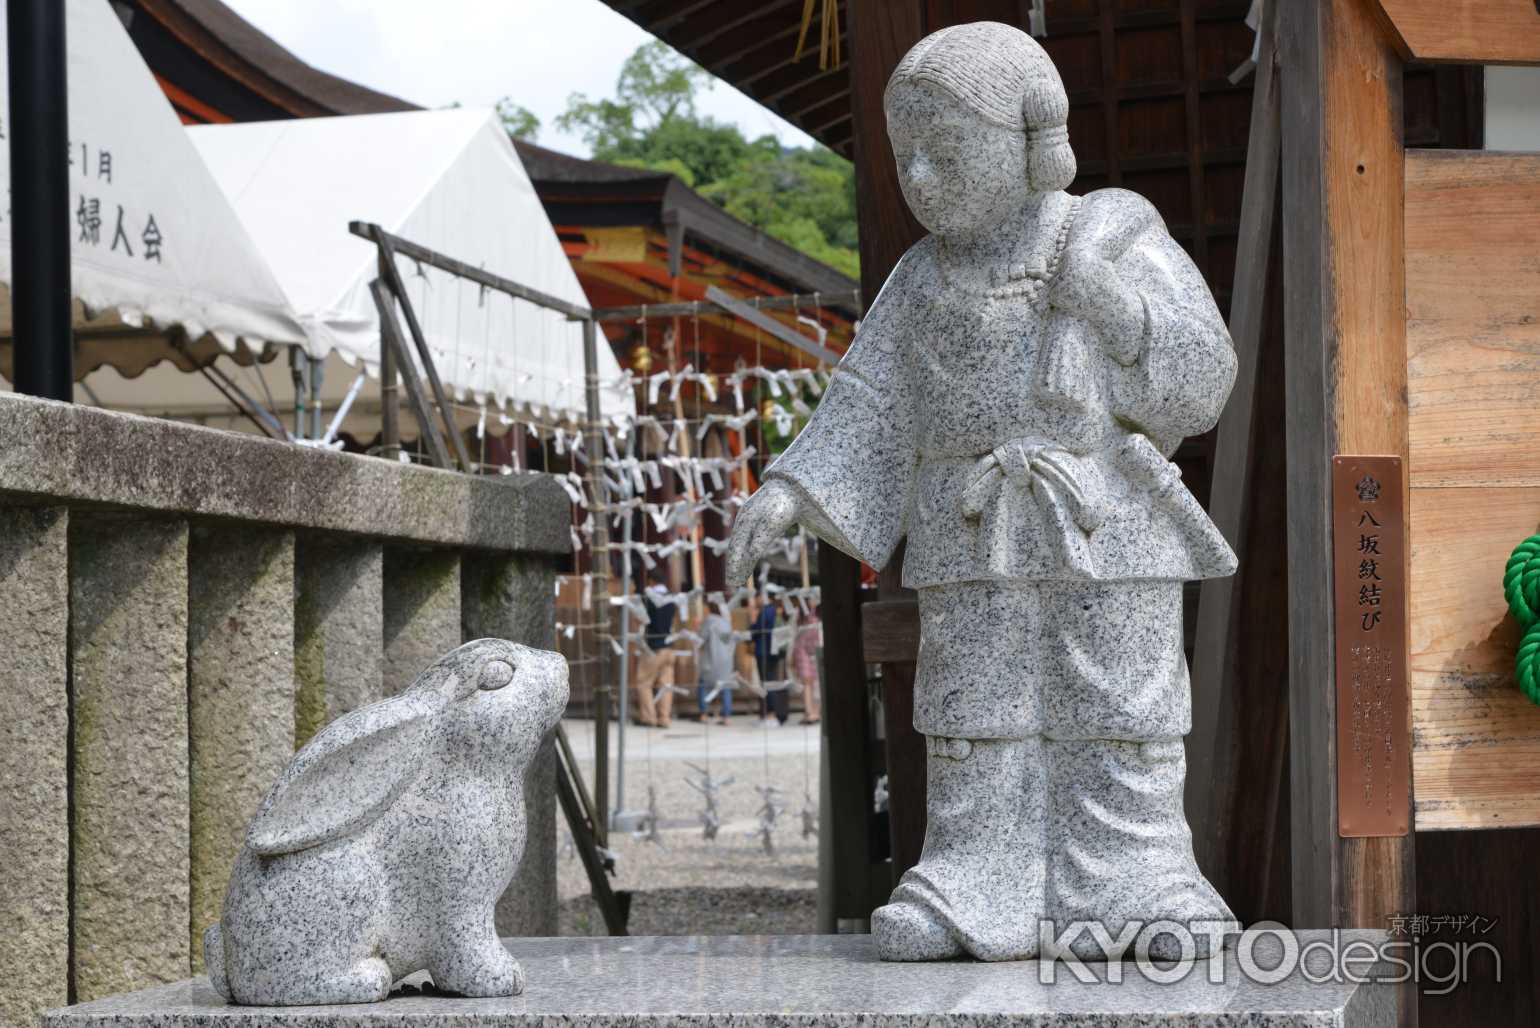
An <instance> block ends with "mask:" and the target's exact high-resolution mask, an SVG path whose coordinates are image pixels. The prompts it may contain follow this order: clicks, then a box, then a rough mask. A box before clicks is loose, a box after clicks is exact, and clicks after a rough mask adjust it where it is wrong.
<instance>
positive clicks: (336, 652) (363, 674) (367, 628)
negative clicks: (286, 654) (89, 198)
mask: <svg viewBox="0 0 1540 1028" xmlns="http://www.w3.org/2000/svg"><path fill="white" fill-rule="evenodd" d="M383 560H384V550H383V548H382V547H381V545H380V544H379V543H378V542H373V541H370V540H367V539H352V538H347V537H337V536H301V537H300V540H299V544H298V547H297V549H296V550H295V571H294V573H295V590H294V672H295V680H296V688H297V689H298V693H297V694H296V696H295V705H294V706H295V713H294V736H295V740H294V741H295V745H297V746H303V745H304V744H305V743H307V742H309V741H310V737H311V736H312V735H314V734H315V733H316V731H318V730H319V729H320V728H321V726H322V725H325V724H326V723H327V722H329V721H332V720H333V719H335V718H337V717H338V716H340V715H342V714H346V713H347V712H348V711H350V710H357V709H358V708H359V707H363V706H367V705H368V704H370V703H373V702H375V701H376V700H380V699H384V698H385V689H384V665H385V655H384V650H383V639H384V633H385V624H384V619H385V606H384V596H383V588H384V579H383V574H384V570H383Z"/></svg>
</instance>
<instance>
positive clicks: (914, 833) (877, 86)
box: [819, 2, 927, 882]
mask: <svg viewBox="0 0 1540 1028" xmlns="http://www.w3.org/2000/svg"><path fill="white" fill-rule="evenodd" d="M925 6H926V5H925V4H923V3H916V2H910V3H892V4H885V5H883V8H882V11H881V13H880V14H879V13H878V11H877V10H876V8H875V7H873V6H871V5H867V6H862V5H859V4H852V5H850V7H848V8H847V10H846V22H847V34H848V36H849V41H850V42H849V46H850V87H851V88H850V95H851V103H852V104H853V107H852V111H851V115H852V119H853V121H854V125H855V172H856V198H857V209H856V214H857V220H858V223H859V226H860V236H861V295H862V296H863V297H865V298H866V300H867V302H868V303H870V302H871V300H872V299H874V298H875V297H876V296H877V294H878V292H880V291H881V289H882V284H883V282H884V281H885V280H886V279H887V277H888V274H889V273H890V272H891V271H892V270H893V266H894V265H895V264H897V263H898V260H899V258H900V257H902V256H903V255H904V251H906V250H908V249H909V247H910V246H912V245H913V244H914V243H915V242H916V241H917V240H918V239H920V237H921V236H922V235H924V229H923V228H921V227H920V225H919V223H918V222H916V221H915V220H914V216H913V215H912V214H910V213H909V208H908V206H907V205H906V204H905V203H904V197H903V193H902V192H901V191H900V189H899V185H898V172H897V170H896V168H895V167H894V163H893V149H892V147H891V146H890V145H889V143H888V132H887V119H886V117H885V116H884V113H883V109H882V97H883V90H884V88H885V87H886V85H887V81H888V77H889V76H890V75H892V73H893V68H894V67H895V66H896V65H897V64H898V62H899V60H900V59H901V58H902V57H903V56H904V54H905V53H907V52H908V50H909V48H910V47H911V46H913V45H914V44H915V43H916V42H918V41H919V40H920V39H921V38H922V37H923V36H924V35H925V33H926V29H927V15H926V10H925ZM831 558H832V559H833V560H835V561H845V560H848V559H849V558H846V557H844V556H843V555H837V554H835V553H834V551H833V548H832V547H824V548H823V550H822V552H821V553H820V557H819V565H820V570H821V571H823V575H822V578H823V581H824V582H825V583H826V584H825V588H824V593H823V595H824V600H825V604H826V605H827V603H828V600H829V592H828V589H829V585H828V584H827V583H828V582H829V575H828V573H827V571H826V570H824V569H825V566H826V565H827V564H828V563H829V562H830V560H831ZM902 570H903V549H902V547H900V548H899V550H898V552H897V553H896V554H895V556H894V558H893V560H892V562H891V563H890V564H889V566H888V567H887V568H886V569H883V572H884V573H883V576H882V577H883V581H884V583H890V585H891V591H892V595H891V596H890V595H887V593H888V592H889V591H890V590H889V588H886V587H885V588H884V589H883V590H882V591H883V593H884V596H883V598H884V599H898V598H899V591H898V581H899V577H900V575H901V574H902ZM840 577H841V578H842V579H844V580H846V581H848V582H849V583H850V584H852V585H855V584H857V583H858V582H859V575H841V576H840ZM908 595H909V599H910V600H911V601H912V600H913V594H908ZM833 609H834V610H836V611H838V612H839V613H840V614H843V613H844V611H846V610H848V611H850V612H851V613H852V614H856V613H857V611H858V608H857V607H856V605H855V604H854V603H849V602H847V603H842V604H840V605H839V606H838V607H836V608H833ZM829 611H830V608H829V607H827V606H826V608H825V617H824V623H825V632H826V636H825V637H826V638H828V639H851V640H858V639H860V638H861V631H860V629H861V625H860V621H859V618H858V617H857V618H856V620H854V621H852V622H849V623H838V624H836V623H835V622H834V621H832V620H830V615H829ZM827 659H828V660H829V670H830V673H831V675H835V674H839V673H840V670H841V668H842V667H843V665H844V663H846V662H843V661H839V660H836V659H835V657H834V656H833V654H832V652H831V655H830V656H829V657H828V658H827ZM849 663H850V664H851V665H852V667H853V669H854V670H855V671H862V670H864V668H863V665H861V664H860V663H859V662H856V661H851V662H849ZM882 681H883V701H884V702H883V706H884V714H885V717H884V729H885V735H886V738H887V769H888V817H889V824H890V826H891V835H892V847H893V880H894V881H895V882H896V881H897V880H898V877H899V876H900V875H902V874H903V872H904V871H905V870H907V869H908V868H909V867H910V866H912V865H913V864H914V862H915V861H917V860H918V859H919V855H920V847H921V844H922V843H923V841H924V837H925V741H924V738H923V737H922V736H921V735H920V734H919V733H918V732H916V731H915V730H914V719H913V711H914V698H913V691H914V663H913V662H912V660H911V661H904V662H887V663H884V664H883V665H882ZM862 684H863V685H864V683H862ZM855 686H856V683H854V682H846V681H838V680H834V679H832V678H831V681H830V682H829V686H828V689H827V690H826V691H827V693H828V694H829V695H830V696H831V697H832V696H833V694H834V693H835V692H836V691H837V690H843V689H850V688H854V687H855ZM829 716H832V710H831V712H830V715H829ZM832 733H833V727H832V722H831V735H832Z"/></svg>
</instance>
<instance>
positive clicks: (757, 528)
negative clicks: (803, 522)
mask: <svg viewBox="0 0 1540 1028" xmlns="http://www.w3.org/2000/svg"><path fill="white" fill-rule="evenodd" d="M798 514H799V510H798V503H797V493H796V490H794V489H793V488H792V487H791V486H789V485H787V484H786V483H785V482H781V481H778V480H777V479H773V478H772V479H771V480H770V481H768V482H766V483H765V484H764V485H762V486H760V487H759V491H758V492H756V493H755V494H754V495H753V496H750V497H749V500H748V502H747V503H745V504H744V505H743V508H742V509H741V510H739V511H738V517H737V519H736V520H735V521H734V522H733V531H732V534H731V535H730V536H729V537H728V540H727V581H728V582H729V583H738V582H742V581H744V580H745V579H747V578H748V577H749V575H750V574H752V573H753V570H754V564H755V563H756V562H757V561H758V560H759V559H760V558H761V557H763V556H765V555H766V554H767V553H769V552H770V550H771V549H772V548H774V546H775V544H776V543H777V542H778V541H779V540H780V538H781V536H783V535H785V534H786V532H787V530H788V529H790V528H791V526H792V525H795V524H796V523H797V515H798Z"/></svg>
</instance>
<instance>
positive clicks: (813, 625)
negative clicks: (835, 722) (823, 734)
mask: <svg viewBox="0 0 1540 1028" xmlns="http://www.w3.org/2000/svg"><path fill="white" fill-rule="evenodd" d="M822 646H823V622H821V621H819V620H818V608H817V607H814V608H812V609H811V610H809V611H808V614H807V617H805V618H803V619H802V622H801V623H800V624H799V625H797V639H796V641H795V642H793V643H792V644H791V676H792V677H793V678H795V679H796V680H797V683H798V684H799V685H801V686H802V723H803V724H804V725H816V724H817V723H818V717H819V682H818V650H819V648H820V647H822Z"/></svg>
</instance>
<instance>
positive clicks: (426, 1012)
mask: <svg viewBox="0 0 1540 1028" xmlns="http://www.w3.org/2000/svg"><path fill="white" fill-rule="evenodd" d="M1307 936H1308V938H1307ZM1384 937H1385V936H1384V933H1382V932H1366V931H1359V932H1344V933H1341V939H1342V944H1343V945H1345V944H1346V942H1347V941H1349V940H1353V939H1363V940H1366V941H1370V942H1377V941H1379V940H1382V939H1384ZM1328 938H1329V935H1328V933H1326V932H1310V933H1305V932H1301V933H1299V942H1300V945H1301V947H1303V946H1304V945H1305V944H1306V943H1307V942H1308V941H1310V940H1314V939H1322V940H1325V939H1328ZM505 943H506V945H507V946H508V948H509V950H510V951H511V952H512V953H513V954H514V955H515V956H516V957H517V958H518V960H519V962H520V963H521V964H522V965H523V968H524V972H525V975H526V977H527V981H528V985H527V987H526V990H525V993H524V994H523V995H522V996H514V997H510V998H506V999H458V998H451V997H444V996H434V995H415V994H398V995H397V996H395V997H393V998H391V999H389V1000H386V1001H385V1002H384V1003H383V1004H378V1003H376V1004H362V1005H357V1006H329V1007H287V1008H285V1007H236V1006H226V1005H225V1004H224V1002H223V1001H222V1000H220V998H219V997H218V996H217V995H216V994H215V993H214V991H213V990H212V989H211V988H210V987H209V985H208V982H207V980H205V979H194V980H191V981H186V982H180V983H177V984H175V985H164V986H160V987H158V988H152V989H146V990H144V991H142V992H135V993H131V994H129V995H125V996H118V997H113V998H110V999H103V1000H98V1001H96V1002H92V1003H83V1004H80V1005H77V1006H73V1007H66V1008H63V1009H60V1010H54V1011H50V1012H49V1013H46V1014H44V1015H43V1019H42V1028H109V1026H110V1028H238V1026H240V1028H267V1026H271V1028H280V1026H281V1028H297V1026H303V1025H313V1026H315V1028H376V1026H378V1025H382V1024H389V1025H391V1026H393V1028H481V1026H487V1028H533V1026H536V1025H549V1024H561V1025H563V1026H566V1028H579V1026H605V1028H641V1026H645V1025H647V1024H649V1023H654V1024H657V1025H660V1026H661V1025H665V1024H666V1025H669V1026H674V1028H677V1026H679V1025H691V1026H698V1028H718V1026H720V1028H729V1026H731V1028H753V1026H764V1028H784V1026H787V1025H792V1024H795V1025H798V1026H801V1028H824V1026H827V1028H857V1026H859V1028H921V1026H924V1028H937V1026H939V1025H942V1024H943V1023H947V1022H951V1023H954V1024H955V1025H957V1026H958V1028H983V1026H991V1025H998V1026H1002V1028H1003V1026H1023V1028H1025V1026H1045V1025H1056V1024H1064V1025H1070V1024H1074V1025H1076V1026H1093V1028H1099V1026H1106V1028H1111V1026H1113V1025H1118V1026H1125V1025H1128V1024H1133V1023H1137V1024H1141V1025H1149V1026H1156V1028H1168V1026H1170V1028H1175V1026H1184V1028H1185V1026H1200V1025H1201V1026H1218V1025H1234V1024H1237V1023H1239V1021H1240V1020H1241V1017H1240V1015H1244V1014H1247V1013H1250V1015H1251V1017H1250V1019H1249V1020H1246V1023H1247V1024H1254V1025H1259V1026H1270V1028H1271V1026H1284V1025H1288V1026H1300V1028H1303V1026H1306V1025H1310V1026H1323V1028H1324V1026H1326V1025H1339V1026H1344V1028H1369V1026H1373V1028H1381V1026H1383V1028H1390V1026H1392V1025H1394V1023H1395V997H1394V993H1393V987H1391V986H1381V985H1355V984H1353V983H1352V982H1351V981H1335V982H1333V981H1330V980H1328V981H1323V982H1321V983H1320V984H1313V983H1311V982H1310V981H1307V980H1306V979H1305V978H1303V977H1302V976H1301V975H1300V974H1299V972H1298V971H1296V972H1295V973H1294V974H1293V975H1291V976H1290V977H1288V978H1286V979H1285V980H1283V981H1282V982H1279V983H1278V984H1274V985H1265V984H1261V983H1259V982H1254V981H1251V980H1248V979H1247V978H1246V976H1245V975H1243V974H1242V973H1241V971H1240V968H1239V965H1238V962H1237V957H1236V954H1235V952H1234V951H1227V953H1226V959H1225V969H1224V970H1225V974H1224V981H1223V982H1221V983H1218V984H1214V983H1211V982H1210V981H1209V976H1208V973H1207V972H1208V963H1207V961H1197V962H1195V963H1194V964H1192V965H1191V967H1190V970H1189V973H1188V974H1187V976H1186V978H1185V979H1184V980H1182V981H1180V982H1177V983H1175V984H1156V983H1154V982H1151V981H1149V980H1147V979H1146V978H1144V977H1142V976H1141V975H1140V972H1139V971H1138V969H1137V968H1136V966H1135V965H1134V964H1133V963H1132V962H1130V963H1125V964H1124V965H1122V970H1123V981H1122V982H1121V983H1120V984H1108V983H1106V982H1105V980H1104V979H1105V978H1106V971H1107V965H1104V964H1087V965H1085V966H1086V967H1087V968H1089V969H1092V970H1094V971H1095V973H1096V974H1097V977H1098V978H1099V979H1103V980H1101V981H1099V982H1098V983H1096V984H1082V983H1080V982H1077V981H1076V980H1075V976H1074V975H1073V974H1072V973H1071V972H1070V971H1069V969H1068V968H1067V967H1066V965H1065V964H1063V963H1062V962H1061V963H1059V964H1058V965H1057V966H1056V968H1055V971H1056V975H1055V977H1056V981H1055V982H1054V983H1053V984H1048V985H1045V984H1043V983H1041V982H1040V981H1039V976H1038V965H1037V963H1036V962H1032V961H1027V962H1019V963H997V964H984V963H973V962H961V961H947V962H941V963H930V964H893V963H882V962H880V961H878V959H877V956H876V951H875V949H874V947H873V944H872V939H871V937H870V936H866V935H802V936H797V935H787V936H677V937H666V938H664V937H659V938H635V937H633V938H558V939H508V940H505ZM1258 953H1259V954H1260V953H1261V947H1258ZM1261 959H1262V958H1261V956H1260V955H1259V960H1261ZM1274 963H1275V961H1271V960H1269V961H1266V962H1264V964H1263V966H1265V967H1271V966H1274ZM1358 967H1359V971H1360V973H1361V972H1362V964H1360V965H1358ZM408 981H409V982H410V981H412V979H409V980H408ZM408 991H410V990H408Z"/></svg>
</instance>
